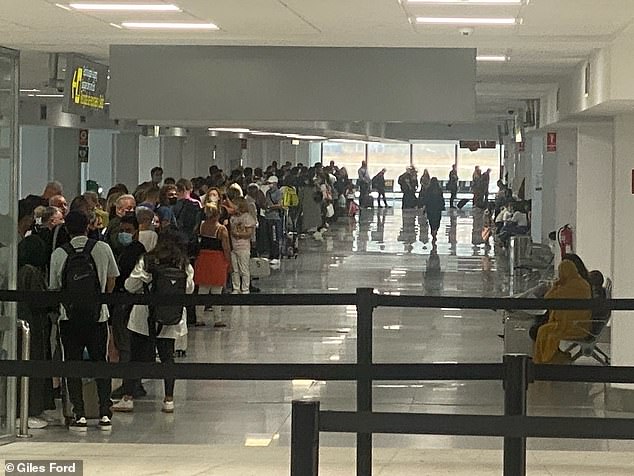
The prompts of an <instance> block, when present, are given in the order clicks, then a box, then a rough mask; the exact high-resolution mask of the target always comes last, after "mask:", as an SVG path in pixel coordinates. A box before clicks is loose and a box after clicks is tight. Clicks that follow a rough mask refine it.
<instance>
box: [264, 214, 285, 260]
mask: <svg viewBox="0 0 634 476" xmlns="http://www.w3.org/2000/svg"><path fill="white" fill-rule="evenodd" d="M265 222H266V238H267V240H266V242H267V244H268V251H269V258H270V259H279V258H280V249H281V246H282V220H271V219H269V218H267V219H266V220H265Z"/></svg>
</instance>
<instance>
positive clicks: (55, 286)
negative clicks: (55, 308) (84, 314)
mask: <svg viewBox="0 0 634 476" xmlns="http://www.w3.org/2000/svg"><path fill="white" fill-rule="evenodd" d="M87 242H88V237H86V236H76V237H75V238H73V239H72V240H70V244H71V245H73V247H74V248H75V249H80V248H83V247H84V246H86V243H87ZM90 255H91V256H92V259H93V260H95V266H97V274H98V275H99V284H101V292H102V293H105V292H106V284H107V283H108V278H116V277H118V276H119V268H118V267H117V262H116V260H115V259H114V255H113V254H112V250H111V249H110V246H108V245H107V244H106V243H104V242H103V241H98V242H97V243H96V244H95V247H94V248H93V249H92V252H91V253H90ZM67 257H68V255H67V254H66V251H64V249H63V248H61V247H60V248H57V249H56V250H55V251H53V254H52V255H51V271H50V282H49V286H48V287H49V289H51V290H52V291H59V290H60V289H61V288H62V271H63V270H64V265H65V264H66V258H67ZM109 317H110V314H109V313H108V306H106V305H105V304H104V305H102V306H101V317H100V318H99V322H106V321H107V320H108V318H109ZM59 318H60V320H68V317H66V310H65V309H64V306H61V305H60V315H59Z"/></svg>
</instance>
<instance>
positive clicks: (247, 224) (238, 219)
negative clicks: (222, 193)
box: [231, 213, 256, 251]
mask: <svg viewBox="0 0 634 476" xmlns="http://www.w3.org/2000/svg"><path fill="white" fill-rule="evenodd" d="M255 225H256V222H255V220H254V219H253V217H252V216H251V214H250V213H243V214H242V215H236V216H232V217H231V231H232V232H233V231H234V230H235V231H240V232H241V233H242V232H244V231H245V228H251V233H253V230H255ZM231 244H232V245H233V249H234V250H236V251H244V250H250V249H251V238H245V239H242V238H236V237H235V236H234V235H233V233H232V234H231Z"/></svg>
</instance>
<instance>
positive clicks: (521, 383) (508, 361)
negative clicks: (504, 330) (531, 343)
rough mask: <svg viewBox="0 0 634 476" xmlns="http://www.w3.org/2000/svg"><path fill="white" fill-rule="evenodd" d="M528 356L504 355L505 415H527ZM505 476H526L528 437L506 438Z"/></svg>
mask: <svg viewBox="0 0 634 476" xmlns="http://www.w3.org/2000/svg"><path fill="white" fill-rule="evenodd" d="M528 362H529V361H528V356H527V355H505V356H504V415H506V416H526V391H527V390H528ZM504 476H526V438H504Z"/></svg>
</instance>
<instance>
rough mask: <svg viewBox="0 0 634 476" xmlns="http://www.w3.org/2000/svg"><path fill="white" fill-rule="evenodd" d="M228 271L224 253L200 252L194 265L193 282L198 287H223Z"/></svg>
mask: <svg viewBox="0 0 634 476" xmlns="http://www.w3.org/2000/svg"><path fill="white" fill-rule="evenodd" d="M228 270H229V263H227V260H226V259H225V254H224V252H222V251H212V250H201V252H200V254H199V255H198V258H196V263H195V264H194V282H195V283H196V284H197V285H198V286H224V285H225V284H227V272H228Z"/></svg>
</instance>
